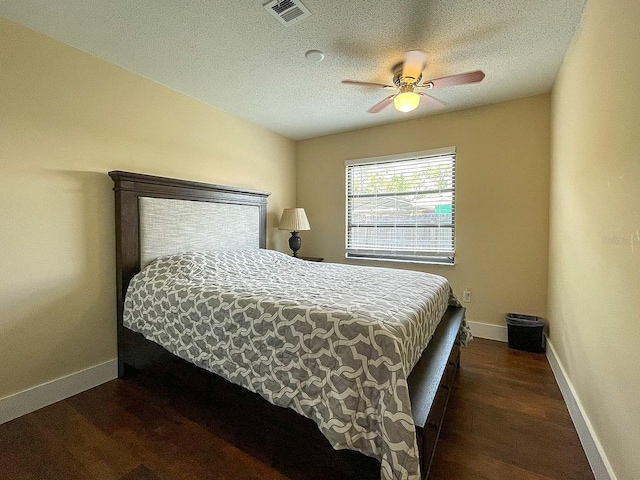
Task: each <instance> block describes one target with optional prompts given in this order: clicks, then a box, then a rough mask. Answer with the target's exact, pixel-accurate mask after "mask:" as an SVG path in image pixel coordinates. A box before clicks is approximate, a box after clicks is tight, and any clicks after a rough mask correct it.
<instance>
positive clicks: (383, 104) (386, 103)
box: [367, 94, 395, 113]
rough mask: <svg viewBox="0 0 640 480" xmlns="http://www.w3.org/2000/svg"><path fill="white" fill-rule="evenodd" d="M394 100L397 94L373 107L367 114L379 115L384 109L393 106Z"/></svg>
mask: <svg viewBox="0 0 640 480" xmlns="http://www.w3.org/2000/svg"><path fill="white" fill-rule="evenodd" d="M394 98H395V94H394V95H389V96H388V97H387V98H385V99H384V100H382V101H380V102H378V103H376V104H375V105H374V106H373V107H371V108H370V109H369V110H367V112H369V113H378V112H379V111H380V110H382V109H383V108H385V107H388V106H389V104H391V102H393V99H394Z"/></svg>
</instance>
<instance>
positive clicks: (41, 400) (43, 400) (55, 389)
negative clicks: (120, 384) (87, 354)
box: [0, 360, 118, 424]
mask: <svg viewBox="0 0 640 480" xmlns="http://www.w3.org/2000/svg"><path fill="white" fill-rule="evenodd" d="M117 377H118V361H117V360H109V361H107V362H104V363H101V364H99V365H95V366H93V367H89V368H87V369H85V370H80V371H79V372H75V373H72V374H70V375H66V376H64V377H61V378H57V379H55V380H51V381H50V382H46V383H43V384H41V385H36V386H35V387H32V388H29V389H27V390H23V391H22V392H18V393H15V394H13V395H9V396H8V397H4V398H0V424H2V423H5V422H8V421H10V420H13V419H14V418H18V417H21V416H22V415H26V414H27V413H31V412H35V411H36V410H38V409H40V408H43V407H46V406H47V405H51V404H52V403H56V402H59V401H60V400H64V399H65V398H69V397H71V396H73V395H76V394H78V393H80V392H84V391H85V390H89V389H90V388H93V387H97V386H98V385H101V384H103V383H105V382H108V381H109V380H113V379H115V378H117Z"/></svg>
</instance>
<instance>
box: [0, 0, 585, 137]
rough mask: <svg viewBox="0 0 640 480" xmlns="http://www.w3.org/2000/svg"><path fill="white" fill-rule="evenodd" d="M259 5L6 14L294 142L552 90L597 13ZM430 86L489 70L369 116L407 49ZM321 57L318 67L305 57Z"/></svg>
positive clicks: (27, 8) (117, 6)
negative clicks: (291, 10) (581, 29)
mask: <svg viewBox="0 0 640 480" xmlns="http://www.w3.org/2000/svg"><path fill="white" fill-rule="evenodd" d="M264 3H266V0H265V1H261V0H239V1H233V0H228V1H220V0H140V1H135V2H131V1H130V0H3V1H2V2H0V15H1V16H3V17H5V18H7V19H9V20H12V21H14V22H17V23H19V24H22V25H25V26H27V27H29V28H31V29H33V30H35V31H38V32H41V33H44V34H46V35H48V36H50V37H53V38H55V39H58V40H60V41H62V42H65V43H67V44H69V45H72V46H74V47H77V48H79V49H80V50H83V51H85V52H88V53H90V54H92V55H94V56H96V57H99V58H102V59H104V60H106V61H108V62H111V63H114V64H116V65H119V66H121V67H124V68H126V69H127V70H130V71H132V72H135V73H137V74H139V75H142V76H144V77H147V78H150V79H152V80H154V81H156V82H158V83H161V84H163V85H166V86H168V87H170V88H172V89H174V90H177V91H180V92H183V93H186V94H187V95H190V96H192V97H194V98H197V99H199V100H201V101H203V102H205V103H208V104H210V105H214V106H216V107H218V108H220V109H221V110H224V111H226V112H229V113H231V114H233V115H236V116H238V117H241V118H245V119H247V120H250V121H252V122H255V123H257V124H259V125H262V126H264V127H265V128H268V129H269V130H272V131H275V132H277V133H280V134H282V135H284V136H286V137H289V138H292V139H304V138H311V137H316V136H321V135H327V134H331V133H336V132H341V131H345V130H353V129H356V128H361V127H366V126H372V125H378V124H382V123H389V122H394V121H400V120H405V119H408V118H415V117H420V116H425V115H429V114H433V113H442V112H444V111H449V110H459V109H462V108H468V107H472V106H477V105H485V104H490V103H496V102H500V101H504V100H509V99H513V98H518V97H524V96H530V95H535V94H539V93H545V92H548V91H550V90H551V87H552V85H553V81H554V79H555V76H556V74H557V72H558V69H559V67H560V64H561V62H562V59H563V58H564V55H565V53H566V51H567V48H568V46H569V44H570V42H571V39H572V37H573V33H574V31H575V29H576V28H577V26H578V24H579V22H580V15H581V13H582V10H583V8H584V5H585V3H586V0H466V1H452V0H379V1H371V0H350V1H334V0H302V3H303V4H304V5H305V6H306V7H307V8H308V9H309V10H310V11H311V16H309V17H308V18H305V19H303V20H300V22H298V23H297V24H294V25H290V26H284V25H282V24H280V23H279V22H278V21H277V20H276V19H275V18H274V17H273V16H271V15H270V14H269V13H268V12H267V11H266V10H265V9H264V8H263V4H264ZM418 48H419V49H423V50H425V51H426V52H427V53H428V55H429V60H428V61H427V66H426V69H425V72H424V78H426V79H429V78H434V77H440V76H444V75H452V74H456V73H462V72H467V71H470V70H476V69H480V70H483V71H484V72H485V73H486V78H485V79H484V81H483V82H482V83H480V84H475V85H465V86H458V87H450V88H447V89H442V90H437V91H433V92H432V93H433V96H435V97H437V98H439V99H440V100H443V101H444V102H446V103H447V107H445V108H444V109H440V110H437V111H434V110H432V109H431V108H430V107H429V106H427V105H425V104H421V105H420V107H418V109H416V110H415V111H414V112H411V113H409V114H406V113H400V112H397V111H396V110H395V109H393V107H388V108H387V109H386V110H384V111H383V112H381V113H378V114H369V113H367V112H366V110H367V108H369V107H371V106H372V105H374V104H375V103H376V102H378V101H379V100H381V99H382V98H384V97H385V96H387V95H388V92H386V91H384V90H377V89H367V88H363V87H356V86H348V85H342V84H341V83H340V80H342V79H355V80H363V81H373V82H382V83H389V82H390V81H391V73H390V69H391V67H392V66H393V65H394V64H395V63H397V62H398V61H400V60H402V58H403V55H404V52H405V51H406V50H409V49H418ZM311 49H317V50H321V51H323V52H324V53H325V59H324V60H323V61H322V62H320V63H314V62H310V61H309V60H307V59H306V58H305V55H304V54H305V52H306V51H308V50H311Z"/></svg>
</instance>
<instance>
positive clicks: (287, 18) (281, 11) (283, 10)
mask: <svg viewBox="0 0 640 480" xmlns="http://www.w3.org/2000/svg"><path fill="white" fill-rule="evenodd" d="M264 8H266V9H267V11H269V13H271V15H273V16H274V17H276V18H277V19H278V21H279V22H280V23H282V24H283V25H286V26H287V27H288V26H289V25H293V24H295V23H298V22H299V21H300V20H302V19H304V18H307V17H308V16H309V15H311V12H310V11H309V10H308V9H307V7H305V6H304V5H303V4H302V3H300V0H273V1H271V2H267V3H265V5H264Z"/></svg>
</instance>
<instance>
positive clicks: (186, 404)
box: [0, 339, 593, 480]
mask: <svg viewBox="0 0 640 480" xmlns="http://www.w3.org/2000/svg"><path fill="white" fill-rule="evenodd" d="M207 375H209V374H207V373H206V372H202V373H196V374H189V375H188V376H185V377H184V378H182V377H175V378H174V377H171V378H168V377H164V376H163V375H162V374H161V372H156V371H147V372H141V373H140V374H139V375H138V376H136V377H134V378H132V379H130V380H114V381H112V382H108V383H106V384H104V385H101V386H99V387H96V388H94V389H91V390H89V391H86V392H83V393H81V394H79V395H76V396H74V397H71V398H69V399H67V400H64V401H62V402H59V403H57V404H54V405H51V406H49V407H46V408H43V409H41V410H39V411H37V412H34V413H32V414H29V415H25V416H23V417H21V418H18V419H16V420H13V421H11V422H8V423H5V424H3V425H0V478H2V479H3V480H32V479H35V480H57V479H61V480H76V479H78V480H81V479H90V480H94V479H95V480H160V479H162V480H183V479H184V480H200V479H207V480H208V479H215V480H258V479H261V480H287V479H289V480H328V479H330V480H375V479H376V478H379V475H378V468H379V464H378V463H377V462H376V461H375V460H373V459H369V458H366V457H364V456H363V455H360V454H358V453H355V452H348V451H341V452H335V451H334V450H332V449H331V447H330V445H329V444H328V442H327V441H326V439H325V438H324V437H323V436H322V434H321V433H320V432H319V431H318V429H317V427H316V426H315V425H314V424H313V422H311V421H306V420H304V421H300V419H299V418H298V417H297V414H295V413H294V412H293V411H291V410H288V409H284V408H280V407H276V406H272V405H267V406H266V407H265V400H263V399H262V398H260V397H259V396H258V395H255V394H249V393H248V392H246V391H244V390H242V389H240V388H239V387H238V389H225V390H224V393H220V392H219V391H218V390H217V389H216V388H215V381H218V380H215V381H214V387H213V388H211V382H210V378H209V377H207ZM219 381H222V380H219ZM592 478H593V474H592V473H591V471H590V469H589V465H588V463H587V460H586V457H585V455H584V452H583V450H582V447H581V445H580V441H579V439H578V436H577V434H576V431H575V428H574V427H573V424H572V423H571V419H570V417H569V414H568V412H567V409H566V406H565V404H564V402H563V399H562V395H561V393H560V391H559V389H558V386H557V385H556V382H555V379H554V377H553V373H552V372H551V369H550V367H549V364H548V362H547V360H546V357H545V356H544V355H541V354H532V353H527V352H519V351H516V350H511V349H509V348H507V346H506V345H505V344H502V343H499V342H492V341H487V340H478V339H477V340H475V341H474V342H473V343H472V344H471V346H470V347H468V348H464V349H463V350H462V361H461V367H460V371H459V373H458V376H457V378H456V380H455V382H454V385H453V389H452V393H451V397H450V400H449V406H448V408H447V412H446V415H445V419H444V422H443V426H442V431H441V440H440V442H439V443H438V446H437V448H436V452H435V456H434V461H433V464H432V469H431V476H430V479H431V480H452V479H462V480H466V479H469V480H475V479H477V480H499V479H522V480H572V479H575V480H578V479H580V480H588V479H592Z"/></svg>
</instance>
